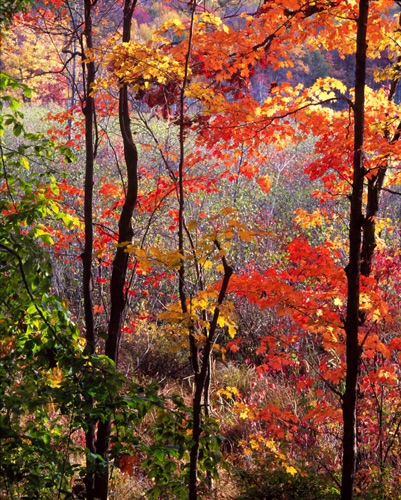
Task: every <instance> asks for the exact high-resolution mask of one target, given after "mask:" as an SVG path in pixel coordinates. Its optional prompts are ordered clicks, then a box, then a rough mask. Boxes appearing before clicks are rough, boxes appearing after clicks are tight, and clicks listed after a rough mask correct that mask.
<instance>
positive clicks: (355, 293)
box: [341, 0, 369, 500]
mask: <svg viewBox="0 0 401 500" xmlns="http://www.w3.org/2000/svg"><path fill="white" fill-rule="evenodd" d="M368 12H369V0H360V2H359V18H358V29H357V47H356V72H355V108H354V122H355V123H354V164H353V185H352V193H351V212H350V227H349V245H350V248H349V262H348V266H347V281H348V302H347V316H346V321H345V333H346V362H347V368H346V378H345V392H344V396H343V403H342V412H343V421H344V431H343V465H342V483H341V499H342V500H350V499H352V497H353V486H354V478H355V464H356V452H357V441H356V435H357V419H356V407H357V383H358V373H359V365H360V357H361V347H360V345H359V342H358V332H359V321H360V319H361V318H360V278H361V243H362V228H363V221H364V218H363V214H362V195H363V182H364V175H365V169H364V157H363V144H364V125H365V82H366V52H367V43H366V31H367V22H368Z"/></svg>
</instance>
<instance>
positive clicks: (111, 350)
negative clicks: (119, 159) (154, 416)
mask: <svg viewBox="0 0 401 500" xmlns="http://www.w3.org/2000/svg"><path fill="white" fill-rule="evenodd" d="M136 2H137V0H125V2H124V22H123V42H129V41H130V38H131V21H132V15H133V13H134V9H135V5H136ZM119 123H120V131H121V135H122V139H123V145H124V159H125V165H126V170H127V191H126V196H125V202H124V205H123V208H122V211H121V215H120V220H119V223H118V246H117V250H116V254H115V257H114V260H113V268H112V275H111V280H110V301H111V310H110V320H109V325H108V332H107V333H108V335H107V340H106V345H105V355H106V356H108V357H109V358H110V359H112V360H113V361H114V363H115V365H116V367H117V363H118V353H119V344H120V336H121V323H122V319H123V312H124V307H125V293H124V285H125V279H126V274H127V266H128V258H129V254H128V253H127V252H126V251H125V250H126V244H127V243H130V242H131V240H132V236H133V229H132V214H133V212H134V208H135V205H136V201H137V196H138V152H137V148H136V146H135V143H134V140H133V137H132V133H131V128H130V117H129V104H128V88H127V84H123V85H122V87H121V89H120V96H119ZM111 427H112V422H111V419H110V418H109V419H107V420H106V421H105V422H102V421H100V422H99V424H98V431H97V440H96V453H97V454H98V455H99V456H100V457H102V459H103V460H105V462H106V464H107V452H108V449H109V444H110V432H111ZM108 483H109V468H108V467H107V465H104V466H103V467H102V469H100V471H99V473H98V474H96V477H95V488H94V490H95V498H99V499H101V500H107V497H108V486H109V485H108Z"/></svg>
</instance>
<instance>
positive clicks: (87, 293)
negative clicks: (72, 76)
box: [82, 0, 96, 500]
mask: <svg viewBox="0 0 401 500" xmlns="http://www.w3.org/2000/svg"><path fill="white" fill-rule="evenodd" d="M84 16H85V30H84V39H85V47H82V53H83V54H84V52H85V49H91V48H92V47H93V40H92V2H91V1H90V0H84ZM82 68H83V75H84V92H85V94H84V102H83V113H84V116H85V150H86V151H85V153H86V157H85V185H84V191H85V200H84V224H85V243H84V251H83V253H82V266H83V276H82V285H83V297H84V315H85V340H86V352H87V354H88V355H89V356H93V355H94V353H95V349H96V338H95V329H94V319H93V301H92V253H93V219H92V212H93V172H94V162H95V142H94V100H93V97H92V96H91V86H92V84H93V83H94V81H95V74H96V70H95V63H94V62H93V61H91V62H89V63H82ZM84 397H85V398H86V399H87V401H88V403H89V404H90V405H91V406H93V398H92V397H91V396H89V395H84ZM88 419H89V417H88ZM85 441H86V447H87V449H88V450H89V452H90V453H95V452H96V448H95V425H94V424H92V423H91V422H88V428H87V431H86V432H85ZM91 469H92V462H91V459H88V460H87V470H88V471H90V470H91ZM84 482H85V487H86V496H87V499H88V500H93V498H94V496H93V495H94V492H93V486H94V475H93V472H88V473H87V475H86V477H85V480H84Z"/></svg>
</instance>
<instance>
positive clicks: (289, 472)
mask: <svg viewBox="0 0 401 500" xmlns="http://www.w3.org/2000/svg"><path fill="white" fill-rule="evenodd" d="M285 470H286V472H288V474H291V475H292V476H295V474H297V472H298V471H297V469H295V467H292V466H291V465H290V466H289V467H286V468H285Z"/></svg>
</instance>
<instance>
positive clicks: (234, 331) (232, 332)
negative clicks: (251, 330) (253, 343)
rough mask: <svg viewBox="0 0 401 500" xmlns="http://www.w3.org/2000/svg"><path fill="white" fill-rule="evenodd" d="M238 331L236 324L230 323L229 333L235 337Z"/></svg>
mask: <svg viewBox="0 0 401 500" xmlns="http://www.w3.org/2000/svg"><path fill="white" fill-rule="evenodd" d="M236 333H237V330H236V329H235V326H233V325H230V326H229V327H228V335H229V336H230V337H231V338H232V339H233V338H234V337H235V334H236Z"/></svg>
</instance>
